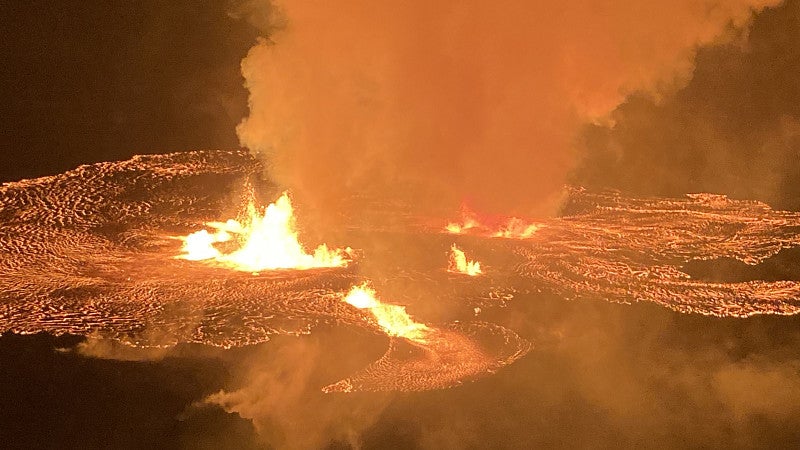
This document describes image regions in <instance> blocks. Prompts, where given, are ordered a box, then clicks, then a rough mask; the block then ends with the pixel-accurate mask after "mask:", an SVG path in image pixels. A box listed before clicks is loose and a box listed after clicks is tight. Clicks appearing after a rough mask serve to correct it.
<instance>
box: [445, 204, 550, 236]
mask: <svg viewBox="0 0 800 450" xmlns="http://www.w3.org/2000/svg"><path fill="white" fill-rule="evenodd" d="M462 215H463V218H462V221H461V223H458V222H450V223H448V224H447V225H446V226H445V227H444V229H445V231H446V232H448V233H450V234H474V235H478V236H484V237H499V238H509V239H526V238H529V237H531V236H533V235H534V234H536V232H537V231H539V230H540V229H541V228H542V225H541V224H538V223H528V222H525V221H524V220H522V219H519V218H517V217H511V218H507V219H504V220H502V221H500V222H499V223H498V224H497V225H495V226H491V225H489V224H486V223H483V222H481V221H480V220H478V218H477V217H476V215H475V213H473V212H472V211H470V210H468V209H464V211H463V212H462Z"/></svg>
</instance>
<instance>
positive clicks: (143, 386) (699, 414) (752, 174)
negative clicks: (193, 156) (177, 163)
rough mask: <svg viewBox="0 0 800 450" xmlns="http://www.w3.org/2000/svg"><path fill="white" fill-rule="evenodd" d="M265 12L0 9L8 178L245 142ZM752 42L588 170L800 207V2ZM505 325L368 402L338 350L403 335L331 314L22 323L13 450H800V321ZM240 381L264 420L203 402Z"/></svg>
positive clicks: (641, 313)
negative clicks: (432, 387)
mask: <svg viewBox="0 0 800 450" xmlns="http://www.w3.org/2000/svg"><path fill="white" fill-rule="evenodd" d="M247 5H248V2H237V3H233V2H222V1H208V2H191V1H183V0H180V1H170V2H159V1H139V2H126V1H112V2H106V3H104V4H98V5H94V4H91V5H89V4H84V3H82V2H66V1H55V2H43V1H36V0H33V1H26V2H25V1H12V2H11V3H10V4H6V5H3V6H2V7H0V14H2V16H3V18H2V19H3V23H4V25H5V26H4V27H3V30H2V36H0V49H2V55H3V62H4V64H3V67H2V68H0V76H1V77H2V78H1V81H2V82H0V92H2V102H0V112H2V114H1V115H0V117H2V118H3V120H2V121H0V127H2V128H0V181H3V182H7V181H15V180H19V179H22V178H34V177H40V176H45V175H52V174H57V173H61V172H63V171H66V170H69V169H72V168H75V167H76V166H78V165H81V164H91V163H95V162H102V161H112V160H124V159H128V158H130V157H131V156H133V155H135V154H144V153H165V152H175V151H186V150H197V149H235V148H238V147H239V140H238V138H237V135H236V130H235V128H236V125H237V124H238V123H239V122H240V121H241V120H242V118H243V117H245V116H246V115H247V112H248V109H247V90H246V89H245V88H244V86H243V83H244V79H243V78H242V76H241V74H240V61H241V60H242V58H243V57H244V56H245V55H246V54H247V51H248V49H249V48H250V47H251V46H252V45H253V44H254V43H255V42H256V39H257V37H258V36H259V34H260V32H261V31H260V30H259V29H257V27H256V26H254V22H257V21H254V20H247V18H246V17H243V16H246V14H243V13H241V11H243V8H246V7H247ZM251 19H252V18H251ZM735 33H736V34H737V35H738V36H739V37H738V38H737V39H734V41H733V42H729V43H722V44H719V45H708V46H705V47H702V48H700V49H699V50H698V53H697V58H696V67H695V68H694V70H693V71H692V73H691V76H690V78H689V80H688V82H687V83H686V85H685V86H683V87H681V88H680V89H677V90H675V91H674V92H671V93H670V94H669V95H668V96H667V97H665V98H661V99H657V100H656V99H653V98H652V97H651V96H647V95H644V94H632V95H630V96H629V97H628V98H627V99H626V100H625V101H624V102H623V103H622V104H621V105H620V106H619V107H618V108H616V109H615V111H614V112H613V113H612V117H613V119H614V120H613V122H614V125H613V126H612V125H609V124H608V123H596V124H591V125H585V126H583V127H582V128H581V130H580V133H579V135H578V136H577V138H576V140H575V141H576V144H575V145H576V150H575V155H576V157H577V162H576V164H575V167H574V170H573V171H572V172H571V175H570V181H571V182H573V183H575V184H581V185H586V186H589V187H596V188H616V189H620V190H622V191H624V192H627V193H630V194H632V195H659V196H679V195H681V194H683V193H688V192H714V193H721V194H727V195H730V196H731V197H734V198H742V199H753V200H760V201H764V202H767V203H769V204H770V205H772V206H774V207H776V208H781V209H787V210H795V211H798V210H800V1H795V0H788V1H787V2H785V3H784V4H782V5H781V6H778V7H775V8H768V9H766V10H765V11H764V12H762V13H760V14H758V15H757V16H756V18H755V19H754V21H753V22H752V25H749V26H748V27H747V28H746V29H744V30H738V31H736V32H735ZM798 263H800V252H798V251H796V250H784V251H782V252H781V253H780V254H778V255H777V256H775V257H773V258H771V259H770V260H768V261H767V262H765V263H763V264H761V265H759V266H756V267H749V266H745V265H743V264H739V263H735V262H730V261H721V262H714V263H711V262H709V263H698V264H695V265H694V266H692V267H691V268H690V269H691V271H692V274H693V275H694V276H697V277H699V278H708V279H713V280H724V281H733V280H747V279H776V278H778V279H786V280H800V269H798V267H800V265H798ZM489 314H490V315H489V316H487V317H485V319H486V320H490V319H491V313H489ZM503 316H504V317H509V316H510V317H514V318H515V319H513V320H511V323H506V324H505V325H507V326H509V327H510V328H513V329H514V330H515V331H516V332H518V333H519V334H520V335H521V336H523V337H525V338H527V339H529V340H531V341H532V342H533V343H534V346H535V347H534V350H533V351H532V352H531V353H530V354H529V355H527V356H526V357H525V358H524V359H523V360H521V361H519V362H517V363H515V364H513V365H511V366H509V367H507V368H505V369H503V370H501V371H500V372H499V373H498V374H496V375H493V376H491V377H487V378H484V379H482V380H479V381H477V382H475V383H471V384H467V385H465V386H462V387H458V388H453V389H448V390H442V391H434V392H423V393H402V394H380V395H367V394H355V395H352V396H350V397H347V396H340V395H328V396H326V395H324V394H322V393H320V392H319V387H320V386H322V385H325V384H326V383H328V382H331V381H332V380H336V379H338V378H337V377H336V375H337V374H331V373H327V372H326V370H325V368H326V367H327V366H326V364H328V363H330V362H331V361H336V360H341V359H342V357H343V355H345V354H348V353H353V352H355V353H357V354H358V357H359V358H362V359H363V361H362V363H363V364H361V366H363V365H365V364H366V363H368V362H370V361H373V360H374V359H375V357H376V356H379V355H380V352H381V351H382V349H383V348H385V339H384V338H382V337H376V336H365V335H364V334H363V333H361V334H360V333H359V332H358V331H353V330H347V329H344V330H341V329H338V328H332V327H321V328H320V329H319V330H315V331H314V333H313V334H312V335H310V336H303V337H297V338H295V337H277V338H275V339H274V340H273V341H271V342H269V343H266V344H260V345H257V346H252V347H246V348H239V349H232V350H222V349H216V348H206V347H202V346H197V345H181V346H178V347H176V348H174V349H170V350H166V351H164V352H159V353H158V354H156V355H153V354H152V352H149V351H145V350H136V349H128V350H124V351H121V350H119V349H116V350H114V351H113V352H112V351H109V352H108V353H109V354H111V353H114V354H115V355H116V357H115V359H103V358H90V357H85V356H82V355H81V354H79V351H78V349H79V348H80V346H82V345H83V346H85V345H108V346H112V345H114V344H112V343H100V344H97V343H92V344H87V343H88V342H89V341H86V339H85V338H84V337H78V336H61V337H53V336H49V335H44V334H39V335H31V336H19V335H11V334H9V333H7V334H4V335H2V337H0V447H3V448H48V449H49V448H52V449H56V448H209V449H210V448H231V449H234V448H237V449H238V448H273V447H274V448H292V447H295V446H298V445H300V446H310V447H328V448H348V445H349V444H348V442H351V441H355V442H360V444H361V445H362V446H363V447H364V448H536V447H556V448H576V447H577V448H685V447H709V448H793V447H798V446H800V414H799V413H800V318H798V317H780V316H760V317H754V318H749V319H733V318H713V317H702V316H693V315H684V314H679V313H676V312H672V311H669V310H666V309H664V308H661V307H659V306H656V305H654V304H644V303H639V304H633V305H618V304H610V303H605V302H601V301H589V300H577V301H564V300H563V299H559V298H552V297H548V296H544V295H543V296H538V297H534V298H532V299H527V298H526V299H523V300H520V301H512V302H511V303H510V304H509V306H508V307H507V310H506V311H504V313H503ZM0 331H2V330H0ZM120 352H121V353H122V354H124V355H125V356H124V357H120V356H119V355H120ZM95 353H97V352H95ZM99 353H102V352H99ZM362 353H363V355H362ZM358 367H359V366H358V365H356V366H355V368H358ZM253 373H257V374H258V376H256V377H254V376H253ZM341 375H346V373H343V374H341ZM253 380H256V381H259V380H260V381H259V382H261V383H262V384H261V385H259V384H254V383H253ZM239 388H243V389H245V390H250V391H252V390H255V391H257V392H259V393H260V394H261V395H263V396H262V397H260V398H259V400H260V401H259V402H258V408H260V410H259V411H258V414H260V416H259V417H260V419H259V420H260V423H261V425H262V429H261V432H260V433H259V432H257V430H256V425H254V423H253V421H251V420H249V419H245V418H242V417H240V416H239V415H238V414H236V413H228V412H226V411H225V410H223V409H222V408H221V407H220V406H217V405H210V404H204V403H203V400H204V399H205V398H206V397H208V396H209V395H212V394H214V393H216V392H219V391H220V390H226V391H230V390H235V389H239ZM259 389H262V390H259ZM345 397H346V398H345Z"/></svg>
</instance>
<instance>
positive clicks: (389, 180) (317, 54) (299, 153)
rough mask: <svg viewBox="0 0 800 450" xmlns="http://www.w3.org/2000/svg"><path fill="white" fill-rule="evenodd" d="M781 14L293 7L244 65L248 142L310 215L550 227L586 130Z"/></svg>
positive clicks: (488, 6) (713, 4)
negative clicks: (482, 216)
mask: <svg viewBox="0 0 800 450" xmlns="http://www.w3.org/2000/svg"><path fill="white" fill-rule="evenodd" d="M772 3H776V1H775V0H720V1H712V0H661V1H655V2H650V1H648V2H641V1H618V0H594V1H577V2H530V1H521V0H519V1H507V0H506V1H495V2H486V1H475V0H466V1H459V2H450V1H440V0H426V1H420V0H409V1H403V2H386V1H370V0H343V1H337V2H316V1H307V0H285V1H281V2H280V4H278V5H273V6H271V8H272V13H273V19H272V22H273V23H282V24H283V26H281V29H280V30H276V31H274V32H273V33H271V36H270V39H269V40H263V41H261V42H260V43H259V44H258V45H256V46H255V47H253V48H252V49H251V51H250V52H249V54H248V56H247V57H246V58H245V60H244V61H243V62H242V70H243V74H244V76H245V78H246V84H247V87H248V88H249V90H250V93H251V95H250V116H249V117H248V118H247V119H245V120H244V121H243V122H242V124H241V125H240V126H239V129H238V132H239V136H240V139H241V141H242V143H243V145H245V146H247V147H248V148H250V149H251V150H252V151H253V152H254V153H256V154H258V155H262V156H263V157H264V158H265V159H266V161H267V162H268V165H269V166H270V176H271V177H272V178H273V179H274V180H276V181H277V182H278V183H280V184H282V185H284V186H286V187H288V188H291V189H292V190H293V192H294V193H295V195H297V196H298V197H300V198H301V199H303V200H304V201H306V202H309V203H310V204H316V205H318V206H319V205H328V206H333V205H337V204H336V202H335V201H334V200H336V199H339V198H343V197H346V196H347V194H352V193H359V194H367V195H370V196H375V197H379V198H380V197H382V196H387V195H388V196H391V197H394V198H397V197H398V196H401V197H405V198H406V199H407V200H412V201H413V202H412V203H413V204H415V205H424V206H425V207H426V208H434V207H447V208H451V207H457V206H458V205H459V204H460V203H461V202H463V201H467V202H468V203H469V204H470V205H473V206H475V207H476V208H478V209H480V210H483V211H498V212H499V211H502V212H509V213H510V212H517V213H526V214H547V213H548V212H552V211H553V210H554V207H555V205H557V204H558V200H559V198H560V191H561V187H562V185H563V184H564V182H565V177H566V175H567V173H568V172H569V171H570V169H571V168H572V167H573V164H574V162H575V161H574V159H575V157H574V155H573V154H572V151H571V144H572V140H573V138H574V133H575V130H576V126H577V125H578V124H580V123H583V122H586V121H587V120H591V121H603V120H605V117H606V116H607V114H608V113H609V112H610V111H611V110H613V109H614V108H615V107H616V106H617V105H618V104H619V103H620V102H621V101H622V100H623V99H624V97H625V95H626V94H628V93H631V92H634V91H647V92H651V93H653V94H654V95H659V94H661V93H663V92H664V91H665V90H669V89H671V88H674V87H676V86H679V85H680V84H681V82H682V80H683V79H685V78H686V77H687V76H688V75H690V73H691V69H692V67H693V54H694V49H695V48H696V47H697V46H699V45H702V44H706V43H709V42H712V41H714V40H715V39H721V38H723V35H724V31H725V30H726V29H728V28H726V27H729V26H730V25H731V24H733V25H741V24H742V23H744V22H746V21H747V20H749V18H750V17H751V14H752V11H753V9H758V8H762V7H764V6H767V5H769V4H772ZM276 11H280V12H279V13H278V12H276ZM277 14H281V15H283V17H282V20H281V19H276V18H275V15H277ZM420 200H422V201H420Z"/></svg>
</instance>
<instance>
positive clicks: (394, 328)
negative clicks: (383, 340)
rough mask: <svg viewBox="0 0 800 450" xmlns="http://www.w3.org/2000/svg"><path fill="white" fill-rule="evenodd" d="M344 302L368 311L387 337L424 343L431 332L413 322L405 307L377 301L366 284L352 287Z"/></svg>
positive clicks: (426, 327)
mask: <svg viewBox="0 0 800 450" xmlns="http://www.w3.org/2000/svg"><path fill="white" fill-rule="evenodd" d="M344 301H345V302H347V303H349V304H351V305H353V306H355V307H356V308H358V309H368V310H369V311H370V313H372V316H373V317H374V318H375V320H376V321H377V322H378V326H380V327H381V329H382V330H383V331H384V332H385V333H386V334H388V335H389V336H396V337H402V338H406V339H408V340H411V341H415V342H419V343H425V342H426V336H427V335H428V333H429V332H430V331H431V329H430V328H429V327H428V326H427V325H425V324H422V323H419V322H415V321H414V319H412V318H411V316H409V315H408V313H407V312H406V308H405V307H403V306H398V305H390V304H386V303H381V302H380V301H378V299H377V298H376V296H375V290H374V289H372V288H371V287H369V285H368V284H367V283H366V282H365V283H363V284H361V285H358V286H353V288H352V289H350V292H348V293H347V295H346V296H345V297H344Z"/></svg>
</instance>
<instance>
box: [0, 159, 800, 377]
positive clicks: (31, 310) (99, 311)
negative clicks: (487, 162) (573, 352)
mask: <svg viewBox="0 0 800 450" xmlns="http://www.w3.org/2000/svg"><path fill="white" fill-rule="evenodd" d="M261 171H262V167H261V165H260V164H259V163H258V162H257V161H256V160H254V159H253V158H252V157H251V156H249V155H248V154H247V153H245V152H241V151H240V152H225V151H207V152H189V153H176V154H167V155H154V156H141V157H135V158H134V159H132V160H129V161H123V162H115V163H100V164H95V165H90V166H82V167H80V168H78V169H76V170H73V171H70V172H67V173H64V174H61V175H56V176H52V177H45V178H39V179H35V180H23V181H20V182H15V183H8V184H6V185H4V186H3V187H2V188H0V211H1V212H2V226H0V329H2V330H11V331H15V332H20V333H35V332H40V331H46V332H50V333H54V334H63V333H74V334H86V335H98V336H102V337H108V338H113V339H116V340H119V341H122V342H124V343H127V344H129V345H134V346H170V345H174V344H177V343H180V342H196V343H203V344H209V345H217V346H224V347H230V346H242V345H248V344H254V343H259V342H264V341H266V340H268V339H269V337H270V336H271V335H275V334H294V335H297V334H303V333H311V332H313V329H314V327H315V326H316V325H318V324H321V323H327V324H331V325H337V326H348V327H356V328H361V329H365V330H369V331H371V332H373V333H375V334H376V335H379V336H385V338H386V339H388V350H387V352H386V354H385V355H384V356H383V357H381V358H380V359H379V360H378V361H376V362H375V363H373V364H371V365H369V366H368V367H367V368H365V369H364V370H362V371H360V372H358V373H356V374H354V375H352V376H350V377H348V378H346V379H344V380H342V381H339V382H335V380H330V381H331V384H330V385H329V386H328V387H325V388H324V389H325V391H326V392H333V391H355V390H367V391H370V390H425V389H436V388H444V387H448V386H453V385H457V384H459V383H461V382H463V381H465V380H471V379H475V378H477V377H480V376H483V375H485V374H487V373H491V372H494V371H496V370H498V369H500V368H502V367H504V366H506V365H508V364H511V363H513V362H514V361H516V360H517V359H519V358H520V357H522V356H523V355H525V354H526V353H527V352H528V351H529V350H530V349H531V344H530V343H529V342H527V341H526V340H525V339H523V338H522V337H520V336H518V335H517V334H516V333H514V331H512V330H510V329H508V328H506V327H505V326H503V325H504V322H503V320H504V319H503V311H504V308H503V306H504V305H505V304H507V302H509V301H520V302H522V301H535V299H536V295H537V293H539V292H551V293H556V294H559V295H561V296H564V297H567V298H580V299H602V300H608V301H614V302H622V303H627V302H634V301H650V302H654V303H657V304H660V305H663V306H665V307H667V308H671V309H674V310H677V311H680V312H685V313H688V312H695V313H701V314H709V315H711V314H713V315H719V316H736V317H744V316H750V315H753V314H796V313H798V312H800V283H798V282H797V281H789V280H784V281H781V280H777V281H764V280H762V281H758V280H756V281H745V282H720V281H706V280H703V279H695V278H692V277H690V276H689V275H688V274H687V272H686V271H685V269H684V267H685V266H686V265H687V264H690V263H692V262H693V261H704V260H714V259H721V258H730V259H735V260H738V261H741V262H742V263H744V264H747V265H757V264H759V263H760V262H762V261H764V260H766V259H768V258H770V257H772V256H774V255H775V254H776V253H778V252H779V251H780V250H781V249H783V248H787V247H792V246H798V245H800V213H790V212H782V211H774V210H772V209H771V208H770V207H768V206H767V205H765V204H763V203H759V202H754V201H736V200H731V199H729V198H726V197H724V196H719V195H710V194H696V195H689V196H686V197H684V198H679V199H663V198H644V199H636V198H629V197H625V196H623V195H621V194H619V193H614V192H598V193H592V192H588V191H585V190H583V189H579V188H571V189H570V190H569V201H568V213H566V214H565V215H563V216H562V217H558V218H553V219H547V220H544V221H541V222H540V223H539V226H538V228H537V231H536V232H535V233H533V234H531V235H528V236H525V237H522V236H515V237H509V236H507V235H504V234H500V235H497V234H496V233H495V232H493V230H491V229H490V228H491V225H482V226H481V227H482V228H481V227H476V228H473V230H479V232H476V233H469V230H467V231H466V232H464V233H461V234H453V233H449V232H447V231H446V230H445V225H446V224H447V223H448V220H447V219H448V218H445V217H422V216H419V215H415V214H408V213H407V212H406V211H402V210H398V209H397V208H398V206H397V204H381V203H379V202H371V203H368V204H369V205H370V207H371V208H375V209H377V210H379V211H376V212H375V215H376V216H380V215H381V214H391V215H393V216H397V217H402V218H404V219H403V221H401V222H397V223H396V224H395V225H396V226H395V227H393V228H392V229H384V228H375V227H371V226H370V225H369V224H368V223H365V222H363V221H361V220H360V219H358V218H357V217H350V218H346V221H349V223H348V226H347V229H348V230H349V231H348V232H347V233H345V234H344V235H342V237H341V238H340V239H341V241H338V240H334V241H328V244H330V247H326V248H328V249H336V248H346V247H348V246H350V247H352V248H353V249H354V250H352V251H351V252H349V253H348V255H352V259H349V260H348V263H347V264H346V265H345V264H322V266H326V267H318V266H315V265H313V264H307V261H308V257H312V256H313V255H312V254H311V253H309V249H311V248H314V246H315V245H317V244H318V243H317V242H309V236H310V234H309V233H307V232H305V231H304V227H303V222H302V214H301V213H302V211H303V209H302V204H298V205H297V210H296V211H297V212H298V214H297V215H296V216H295V215H294V212H295V210H294V209H293V208H288V206H289V204H290V202H289V199H290V197H289V196H288V195H286V196H284V195H281V191H280V190H278V189H276V188H275V186H270V185H269V184H267V183H265V182H264V181H263V180H260V178H259V174H260V173H261ZM253 186H255V187H256V188H255V189H254V188H253ZM262 190H263V191H266V192H270V193H271V194H270V195H268V196H266V197H265V198H264V199H263V200H261V201H259V200H257V199H253V192H258V191H262ZM231 192H239V193H240V194H241V195H238V196H237V195H231ZM237 198H244V200H243V201H236V199H237ZM275 198H278V199H279V202H277V203H275V204H273V205H272V207H273V210H272V212H270V211H271V210H270V207H267V208H265V209H261V208H260V207H256V206H252V207H250V208H248V205H253V204H254V203H253V202H256V203H258V204H267V203H270V202H272V201H273V200H274V199H275ZM280 199H285V200H283V201H281V200H280ZM360 200H361V199H359V198H357V199H354V200H353V201H360ZM279 203H280V204H282V205H283V206H282V207H281V208H282V209H280V210H279V211H278V212H280V211H283V212H284V213H286V212H287V211H290V210H291V211H292V213H291V217H289V216H282V219H281V220H279V221H278V222H279V223H282V224H283V225H285V226H287V227H288V228H281V229H282V230H283V231H287V230H289V231H288V232H287V233H284V234H281V236H282V237H281V239H284V241H281V242H289V246H288V248H289V249H293V250H292V251H294V250H297V249H299V251H300V253H299V255H300V257H299V260H298V261H299V262H298V263H297V264H290V265H288V266H285V265H284V267H283V268H280V269H269V268H266V267H263V266H260V267H258V271H257V272H256V273H254V271H253V270H252V269H253V268H254V267H252V266H250V265H249V264H250V262H249V260H247V261H245V262H244V263H242V264H243V266H241V267H237V266H235V264H239V262H237V261H235V260H228V259H225V255H231V254H235V253H236V251H238V250H237V249H240V248H246V247H247V246H248V245H253V244H251V243H252V242H254V241H252V238H253V237H254V236H258V233H259V231H258V230H259V228H258V227H255V228H252V227H251V229H250V231H249V232H247V233H245V234H246V236H238V234H242V233H233V236H231V237H230V239H229V240H228V239H218V241H220V242H212V243H210V244H209V246H210V249H211V250H213V251H214V252H218V254H217V253H214V254H213V255H212V256H213V257H211V258H191V259H186V258H185V256H186V254H185V253H184V251H185V250H186V249H185V248H184V244H185V243H186V241H187V240H188V236H192V235H193V233H198V232H201V231H202V230H207V227H208V226H209V225H207V224H209V223H211V224H217V225H218V226H217V227H216V228H217V229H218V230H221V229H223V228H224V227H222V226H221V225H219V224H220V223H226V222H225V221H226V220H228V219H231V218H232V217H237V216H240V217H241V216H242V215H244V216H245V217H247V216H249V215H250V214H251V213H252V214H255V216H254V218H251V219H250V220H251V221H250V222H248V221H246V220H244V219H242V221H243V222H239V225H240V226H241V228H242V230H239V227H238V226H236V227H234V226H233V225H229V226H226V227H228V228H236V230H239V231H243V230H244V229H246V228H248V226H250V225H254V224H256V223H258V220H255V219H258V218H261V219H264V220H266V217H268V216H270V214H277V213H276V212H275V211H274V208H275V207H277V206H278V205H279ZM231 204H237V207H235V208H231ZM248 209H249V213H248ZM254 211H255V212H254ZM473 217H474V219H475V220H476V222H477V223H482V224H491V223H498V224H500V225H499V226H500V227H502V226H503V224H504V223H507V222H508V219H505V218H498V217H493V218H491V219H484V218H482V217H481V216H480V213H479V212H476V213H473ZM273 218H274V217H273ZM295 219H296V220H295ZM518 220H519V221H520V223H528V221H527V220H525V219H522V218H520V219H518ZM244 224H249V225H248V226H245V225H244ZM483 228H485V229H483ZM495 231H496V230H495ZM176 237H182V238H176ZM273 238H274V236H273ZM454 240H455V241H456V242H455V247H454V244H453V241H454ZM267 242H271V241H269V240H267ZM409 242H413V245H412V247H413V248H409V244H408V243H409ZM256 245H258V244H256ZM271 248H272V251H271V252H268V253H274V252H277V251H278V250H275V248H273V247H271ZM453 248H457V249H460V250H461V251H463V252H464V255H469V260H471V261H480V262H481V264H484V263H485V267H486V268H487V270H484V271H483V272H484V273H482V274H481V275H480V276H465V275H464V274H462V273H452V272H451V271H448V270H447V269H448V264H447V260H446V258H445V257H444V255H446V254H448V252H449V251H452V249H453ZM328 251H332V252H336V250H328ZM212 253H213V252H212ZM386 255H391V258H387V257H386ZM419 255H422V258H420V257H419ZM181 256H184V257H181ZM465 258H466V256H465ZM327 266H330V267H327ZM481 267H484V266H483V265H482V266H481ZM431 306H435V308H431ZM481 310H483V311H487V310H493V311H496V313H497V314H493V316H492V317H497V320H496V323H488V322H485V321H477V320H476V319H475V315H476V313H477V312H478V311H481ZM442 311H446V314H445V313H442ZM322 387H323V386H320V388H322Z"/></svg>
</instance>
